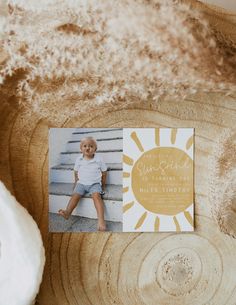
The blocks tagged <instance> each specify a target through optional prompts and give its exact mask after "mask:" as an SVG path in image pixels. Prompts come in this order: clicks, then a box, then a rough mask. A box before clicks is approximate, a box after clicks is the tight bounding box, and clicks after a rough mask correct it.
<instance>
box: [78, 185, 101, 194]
mask: <svg viewBox="0 0 236 305" xmlns="http://www.w3.org/2000/svg"><path fill="white" fill-rule="evenodd" d="M101 191H102V187H101V184H100V183H94V184H92V185H84V184H81V183H77V184H76V186H75V188H74V191H73V194H80V195H81V196H83V195H84V194H85V193H89V194H90V195H92V194H93V193H100V192H101Z"/></svg>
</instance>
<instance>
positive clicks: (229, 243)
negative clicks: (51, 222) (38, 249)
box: [0, 91, 236, 305]
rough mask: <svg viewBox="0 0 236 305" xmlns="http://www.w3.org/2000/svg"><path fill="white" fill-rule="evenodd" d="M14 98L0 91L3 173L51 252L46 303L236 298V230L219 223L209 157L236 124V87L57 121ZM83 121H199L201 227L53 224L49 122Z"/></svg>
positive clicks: (215, 302)
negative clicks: (96, 229)
mask: <svg viewBox="0 0 236 305" xmlns="http://www.w3.org/2000/svg"><path fill="white" fill-rule="evenodd" d="M13 92H14V91H13ZM14 100H15V98H14V94H13V95H12V96H10V97H9V96H8V95H2V103H1V106H0V108H1V109H0V110H1V122H2V124H1V130H0V139H1V141H0V149H1V156H2V157H1V164H0V175H1V179H2V180H3V181H4V182H5V183H6V185H7V187H8V188H9V189H10V190H11V191H12V193H13V194H14V195H15V196H16V198H17V199H18V200H19V202H21V204H22V205H24V206H25V207H26V208H27V209H28V211H29V212H30V213H31V214H32V216H33V217H34V219H35V220H36V222H37V223H38V225H39V227H40V230H41V232H42V235H43V240H44V245H45V248H46V253H47V262H46V267H45V272H44V278H43V283H42V286H41V290H40V293H39V295H38V299H37V304H38V305H48V304H50V305H66V304H70V305H91V304H92V305H101V304H117V305H118V304H119V305H123V304H124V305H128V304H132V305H136V304H137V305H152V304H153V305H154V304H155V305H156V304H160V305H162V304H163V305H164V304H168V305H172V304H173V305H178V304H181V305H183V304H186V305H187V304H193V305H194V304H196V305H203V304H212V305H223V304H225V305H235V301H236V278H235V270H236V261H235V252H236V240H235V239H233V238H232V237H229V236H227V235H225V234H223V233H222V232H220V231H219V229H218V226H217V224H216V223H215V222H214V220H213V219H212V218H211V207H210V204H209V200H208V179H209V164H208V160H209V157H210V156H211V155H212V153H213V149H214V145H215V143H216V142H217V139H218V137H219V136H220V134H221V132H222V131H223V130H225V129H226V128H233V127H234V126H235V123H236V98H235V97H223V96H219V94H210V95H204V94H202V95H199V96H197V97H196V96H195V97H194V96H193V97H191V98H189V99H188V100H186V101H180V102H179V103H177V102H176V101H172V100H170V99H168V98H166V100H163V101H160V103H159V104H158V105H150V104H149V103H148V104H147V105H138V104H137V105H133V106H132V107H130V109H120V110H119V109H116V110H115V111H114V110H112V111H109V110H107V112H106V115H105V116H104V115H103V116H101V114H100V113H101V112H100V110H99V109H97V110H94V111H93V113H92V114H88V116H84V115H82V114H81V115H78V117H77V118H73V119H68V120H67V121H63V120H61V121H60V119H58V121H57V122H55V121H54V122H50V117H49V119H48V121H47V120H41V119H39V118H38V117H37V116H36V115H33V114H29V113H27V112H26V111H25V110H24V109H23V108H21V107H20V106H18V105H17V104H16V103H15V102H14ZM78 126H80V127H130V126H132V127H133V126H134V127H155V128H159V127H172V128H178V127H194V128H195V160H196V161H195V215H196V217H195V226H196V231H195V232H194V233H187V234H186V233H179V234H166V233H161V234H160V233H157V234H155V233H143V234H139V233H132V234H127V233H123V234H119V233H101V234H100V233H81V234H75V233H73V234H68V233H65V234H55V233H54V234H49V233H48V223H47V211H48V128H49V127H78Z"/></svg>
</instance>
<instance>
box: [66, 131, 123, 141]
mask: <svg viewBox="0 0 236 305" xmlns="http://www.w3.org/2000/svg"><path fill="white" fill-rule="evenodd" d="M84 137H93V138H94V139H96V140H98V139H109V138H117V137H123V129H122V128H114V129H99V128H97V129H96V130H92V131H87V130H85V131H81V132H74V133H72V141H79V140H81V139H83V138H84Z"/></svg>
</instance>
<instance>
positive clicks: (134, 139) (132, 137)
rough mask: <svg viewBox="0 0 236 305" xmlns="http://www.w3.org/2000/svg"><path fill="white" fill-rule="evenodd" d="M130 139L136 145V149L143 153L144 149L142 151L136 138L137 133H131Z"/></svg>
mask: <svg viewBox="0 0 236 305" xmlns="http://www.w3.org/2000/svg"><path fill="white" fill-rule="evenodd" d="M130 137H131V139H132V140H133V141H134V142H135V144H136V145H137V147H138V149H139V150H140V151H141V152H143V151H144V149H143V146H142V144H141V142H140V140H139V138H138V136H137V133H136V132H135V131H133V132H132V133H131V135H130Z"/></svg>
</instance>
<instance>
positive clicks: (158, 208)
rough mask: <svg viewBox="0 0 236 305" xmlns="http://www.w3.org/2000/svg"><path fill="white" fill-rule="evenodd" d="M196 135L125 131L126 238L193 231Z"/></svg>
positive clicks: (190, 132) (175, 131)
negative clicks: (136, 235)
mask: <svg viewBox="0 0 236 305" xmlns="http://www.w3.org/2000/svg"><path fill="white" fill-rule="evenodd" d="M193 156H194V129H193V128H124V129H123V232H168V231H175V232H178V231H193V230H194V224H193V213H194V191H193V190H194V188H193V185H194V182H193V179H194V175H193V168H194V157H193Z"/></svg>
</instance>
